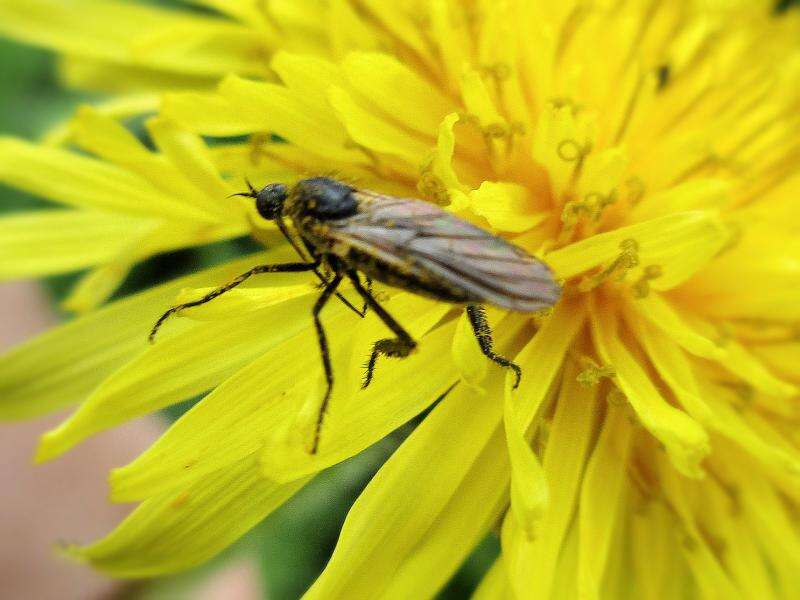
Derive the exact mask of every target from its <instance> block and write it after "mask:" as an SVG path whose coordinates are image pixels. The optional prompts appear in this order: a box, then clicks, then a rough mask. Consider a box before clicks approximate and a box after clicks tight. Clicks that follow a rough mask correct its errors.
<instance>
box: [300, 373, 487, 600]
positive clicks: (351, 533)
mask: <svg viewBox="0 0 800 600" xmlns="http://www.w3.org/2000/svg"><path fill="white" fill-rule="evenodd" d="M493 380H494V382H493V385H492V386H491V387H492V388H493V389H494V391H495V393H499V391H500V378H499V377H497V376H494V377H493ZM500 411H501V407H500V404H499V403H497V402H486V399H485V398H481V397H480V396H478V395H476V394H475V393H474V392H472V391H471V390H470V389H469V388H468V387H466V386H459V387H457V388H456V389H455V390H453V391H452V392H450V394H449V395H448V396H447V397H446V398H445V399H444V400H443V401H442V402H441V403H440V404H439V405H438V406H437V407H436V408H435V409H434V410H433V412H432V413H431V414H430V415H428V416H427V417H426V418H425V420H424V421H423V422H422V424H421V425H420V426H419V427H418V428H417V429H416V430H415V431H414V433H412V434H411V436H409V438H408V439H407V440H406V441H405V442H404V443H403V445H402V446H400V448H399V449H398V450H397V452H395V453H394V455H393V456H392V457H391V458H390V459H389V461H388V462H387V463H386V464H385V465H384V466H383V467H382V468H381V469H380V471H378V473H377V474H376V475H375V477H374V478H373V479H372V481H371V482H370V484H369V485H368V486H367V488H366V490H364V492H362V493H361V495H360V496H359V498H358V500H357V501H356V503H355V504H354V505H353V508H352V509H351V510H350V514H349V515H348V517H347V520H346V521H345V523H344V526H343V527H342V532H341V535H340V537H339V543H338V544H337V547H336V550H334V553H333V556H332V557H331V559H330V562H329V563H328V566H327V568H326V569H325V571H324V572H323V574H322V575H321V576H320V578H319V579H318V580H317V581H316V582H315V583H314V585H313V586H312V587H311V589H310V590H309V592H308V593H307V594H306V598H308V599H314V598H325V599H329V598H330V599H333V598H343V599H344V598H348V599H351V598H352V599H353V600H357V599H360V598H363V599H369V598H375V597H376V596H382V593H383V590H384V589H385V587H386V586H387V584H388V583H389V580H390V579H391V578H392V576H393V575H394V574H395V573H396V572H397V570H398V569H399V568H400V567H401V565H402V563H403V562H404V560H406V559H408V558H410V555H411V554H412V553H413V552H414V550H415V546H416V545H417V544H418V543H420V542H421V541H422V540H423V539H424V537H425V536H426V535H427V533H428V530H429V528H430V527H431V526H432V525H433V524H434V523H435V522H436V520H437V519H438V518H440V515H442V511H443V510H444V509H445V508H446V507H447V506H448V503H449V502H450V501H451V499H453V498H454V496H456V495H457V494H459V493H460V489H459V486H460V484H461V483H462V481H464V479H465V478H466V477H468V475H469V472H470V469H471V467H472V466H473V465H474V464H475V463H476V461H478V460H479V457H480V455H481V453H482V452H483V450H484V449H485V448H486V446H487V444H488V443H489V440H490V439H491V438H492V437H493V435H492V434H493V433H494V432H495V431H496V430H497V428H498V425H499V423H500V416H501V414H500ZM442 440H449V442H448V443H447V444H444V445H443V444H442V443H441V442H442ZM412 499H413V501H412ZM494 504H495V506H496V505H497V499H495V503H494ZM487 516H488V515H487ZM486 520H487V519H486V516H484V519H482V521H483V522H482V523H481V525H483V526H485V525H486ZM448 533H450V534H451V535H452V533H453V532H448ZM472 537H475V535H474V534H473V536H472ZM464 541H465V540H461V541H460V543H463V542H464ZM416 583H417V585H419V584H420V583H424V582H416ZM432 591H433V590H430V591H429V593H430V592H432ZM425 595H428V594H425ZM406 597H409V596H406Z"/></svg>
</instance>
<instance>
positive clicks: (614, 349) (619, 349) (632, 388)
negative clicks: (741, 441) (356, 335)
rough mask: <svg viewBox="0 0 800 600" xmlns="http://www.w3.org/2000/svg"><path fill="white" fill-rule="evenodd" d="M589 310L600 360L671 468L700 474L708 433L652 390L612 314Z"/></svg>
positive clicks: (656, 391)
mask: <svg viewBox="0 0 800 600" xmlns="http://www.w3.org/2000/svg"><path fill="white" fill-rule="evenodd" d="M598 311H599V308H597V307H594V308H593V310H592V311H591V313H592V314H591V321H592V336H593V339H594V342H595V344H596V346H597V349H598V352H599V353H600V355H601V357H602V358H603V360H604V361H605V362H606V363H607V364H609V365H613V367H614V370H615V372H616V377H615V381H616V383H617V385H618V386H619V388H620V390H621V391H622V392H623V393H624V394H625V395H626V396H627V398H628V401H629V402H630V403H631V406H632V407H633V409H634V410H635V411H636V414H637V415H638V416H639V418H640V419H641V421H642V424H643V425H644V426H645V427H646V428H647V429H648V430H649V431H650V433H652V434H653V435H654V436H655V437H656V438H657V439H658V440H659V441H661V443H663V444H664V446H665V448H666V450H667V453H668V454H669V456H670V458H671V459H672V462H673V464H674V465H675V468H677V469H678V470H680V472H681V473H683V474H684V475H686V476H687V477H694V478H699V477H702V476H703V469H702V467H701V465H700V463H701V462H702V460H703V459H704V458H705V457H706V456H707V455H708V453H709V452H710V450H711V449H710V446H709V442H708V435H707V434H706V432H705V430H704V429H703V427H701V426H700V425H699V424H698V423H697V421H695V420H694V419H692V418H691V417H689V416H688V415H687V414H686V413H685V412H683V411H681V410H678V409H676V408H675V407H673V406H671V405H670V404H669V403H667V401H666V400H665V399H664V398H663V396H662V395H661V394H660V393H659V391H658V389H656V387H655V385H654V384H653V382H652V381H651V380H650V377H648V375H647V373H646V372H645V371H644V369H643V368H642V367H641V365H640V364H639V363H638V361H637V360H636V359H635V358H634V356H633V354H631V352H630V350H628V349H627V348H626V347H625V345H624V343H623V342H622V340H620V338H619V336H618V332H617V323H616V321H615V319H614V317H613V316H611V315H606V314H601V313H600V312H598Z"/></svg>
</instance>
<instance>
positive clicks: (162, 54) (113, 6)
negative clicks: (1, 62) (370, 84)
mask: <svg viewBox="0 0 800 600" xmlns="http://www.w3.org/2000/svg"><path fill="white" fill-rule="evenodd" d="M87 14H91V18H86V16H85V15H87ZM0 31H3V32H4V33H5V34H6V35H9V36H12V37H14V38H16V39H19V40H22V41H25V42H28V43H32V44H37V45H40V46H44V47H46V48H50V49H53V50H56V51H59V52H63V53H69V54H73V55H80V56H86V57H89V58H95V59H100V60H103V61H109V62H115V63H119V64H135V65H146V66H148V67H151V68H158V69H162V70H165V71H168V72H169V71H172V72H178V73H189V74H192V75H202V76H206V77H219V76H222V75H224V74H227V73H230V72H238V73H264V71H265V69H264V66H263V63H262V62H261V61H260V57H259V50H262V48H263V44H262V41H261V39H260V38H259V36H258V34H257V33H256V32H255V31H249V30H248V29H247V28H245V27H243V26H240V25H236V24H234V23H232V22H230V21H227V20H224V19H219V18H213V17H204V16H200V15H196V14H191V13H187V12H179V11H174V10H164V9H159V8H156V7H152V6H143V5H137V4H132V3H130V2H119V1H115V0H103V1H101V2H98V1H95V0H75V1H74V2H72V3H70V4H69V5H66V4H64V3H63V2H59V1H54V0H30V1H29V2H25V3H24V5H23V4H19V3H18V2H14V1H13V0H4V1H3V2H2V3H0Z"/></svg>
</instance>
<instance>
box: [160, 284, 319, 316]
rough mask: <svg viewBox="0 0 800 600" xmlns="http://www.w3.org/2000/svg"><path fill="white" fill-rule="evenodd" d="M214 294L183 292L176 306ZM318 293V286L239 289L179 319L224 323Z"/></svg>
mask: <svg viewBox="0 0 800 600" xmlns="http://www.w3.org/2000/svg"><path fill="white" fill-rule="evenodd" d="M214 290H215V288H199V289H185V290H182V291H181V293H180V294H179V295H178V297H177V298H176V299H175V304H185V303H187V302H193V301H195V300H198V299H200V298H203V297H205V296H206V295H207V294H210V293H211V292H213V291H214ZM315 292H316V293H317V294H318V293H319V286H318V285H317V284H315V283H313V282H309V283H301V284H297V285H285V286H276V287H274V288H264V287H258V288H241V287H240V288H237V289H234V290H231V291H230V292H228V293H226V294H225V295H223V296H220V297H219V298H217V299H215V300H214V301H213V302H208V303H206V304H202V305H200V306H194V307H191V308H186V309H184V310H182V311H181V312H180V315H179V316H181V317H187V318H189V319H192V320H195V321H223V320H225V319H233V318H236V317H240V316H242V315H245V314H247V313H252V312H256V311H259V310H262V309H265V308H269V307H271V306H275V305H276V304H282V303H284V302H289V301H291V300H295V299H297V298H300V297H302V296H308V295H309V294H314V293H315Z"/></svg>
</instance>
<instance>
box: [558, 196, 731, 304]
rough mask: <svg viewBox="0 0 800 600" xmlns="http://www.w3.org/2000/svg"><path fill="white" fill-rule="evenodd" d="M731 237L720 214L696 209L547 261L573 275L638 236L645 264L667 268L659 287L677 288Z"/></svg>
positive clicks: (590, 242) (568, 249)
mask: <svg viewBox="0 0 800 600" xmlns="http://www.w3.org/2000/svg"><path fill="white" fill-rule="evenodd" d="M730 239H731V232H730V231H729V230H728V228H727V227H725V225H724V224H723V223H722V221H721V220H720V218H719V215H716V214H715V213H712V212H704V211H695V212H685V213H677V214H673V215H668V216H666V217H662V218H658V219H653V220H652V221H646V222H644V223H638V224H636V225H631V226H628V227H622V228H620V229H615V230H613V231H609V232H607V233H601V234H598V235H595V236H592V237H590V238H588V239H585V240H582V241H580V242H576V243H574V244H572V245H570V246H567V247H565V248H561V249H560V250H556V251H555V252H551V253H550V254H548V255H547V262H548V264H550V266H551V267H553V269H554V270H555V271H556V273H557V275H558V276H559V277H560V278H563V279H569V278H571V277H574V276H575V275H579V274H580V273H583V272H585V271H588V270H590V269H593V268H595V267H597V266H600V265H603V264H606V263H610V262H612V261H613V260H614V259H616V258H617V257H618V256H619V255H620V245H621V244H622V243H623V242H626V241H627V240H633V242H635V243H636V245H637V247H638V256H639V262H640V264H641V265H642V266H651V265H657V266H659V267H661V271H662V274H661V276H660V277H659V278H658V279H656V280H654V281H653V284H652V285H653V288H654V289H658V290H666V289H670V288H673V287H675V286H677V285H679V284H681V283H683V282H684V281H686V280H687V279H688V278H689V277H691V276H692V275H693V274H694V273H695V272H697V270H699V269H701V268H702V267H703V266H705V265H706V264H707V263H708V262H709V261H710V260H711V259H712V258H714V257H715V256H716V255H717V254H718V253H719V251H720V250H722V248H723V247H724V246H725V244H727V243H728V241H729V240H730Z"/></svg>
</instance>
